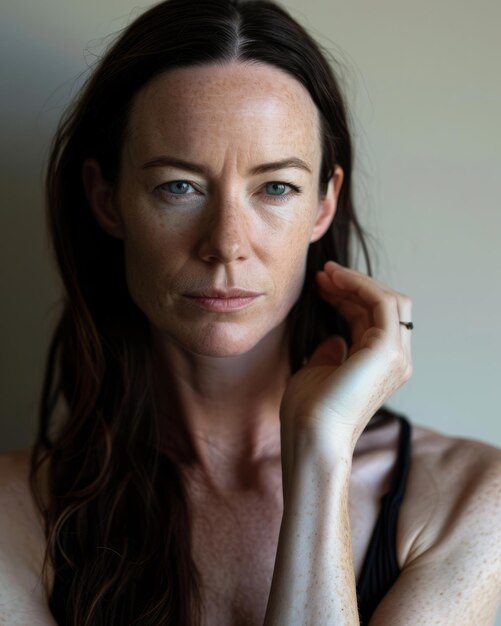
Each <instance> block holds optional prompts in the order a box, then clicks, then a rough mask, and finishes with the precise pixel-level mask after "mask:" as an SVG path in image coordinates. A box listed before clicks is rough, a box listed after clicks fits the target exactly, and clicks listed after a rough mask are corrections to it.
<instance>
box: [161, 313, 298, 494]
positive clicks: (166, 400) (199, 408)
mask: <svg viewBox="0 0 501 626" xmlns="http://www.w3.org/2000/svg"><path fill="white" fill-rule="evenodd" d="M152 333H153V334H152V338H153V355H154V375H155V388H156V393H157V406H158V415H159V419H160V424H159V427H160V442H161V447H162V448H163V449H164V451H165V450H166V449H167V448H168V443H169V440H170V434H171V431H172V424H174V423H176V422H178V420H180V421H181V422H182V423H183V428H184V429H185V430H186V431H187V435H188V437H189V439H190V440H191V441H192V442H193V446H194V450H195V459H196V461H195V465H196V471H197V473H200V474H201V475H203V476H205V477H209V478H210V479H211V481H212V482H216V483H219V484H222V483H226V484H228V483H229V482H234V481H237V482H238V481H240V482H242V481H244V482H247V481H248V478H249V476H252V475H254V474H255V467H256V465H257V464H260V463H261V462H264V461H266V462H267V461H270V460H274V462H277V461H278V463H279V462H280V419H279V409H280V402H281V399H282V395H283V392H284V389H285V386H286V384H287V381H288V378H289V376H290V368H289V361H288V349H287V340H286V333H285V325H282V326H280V327H279V328H277V329H275V330H274V331H272V332H271V333H270V334H268V335H267V336H266V337H265V338H263V339H262V340H261V341H260V342H259V344H257V345H256V346H255V347H254V348H252V349H251V350H250V351H249V352H247V353H245V354H242V355H238V356H232V357H225V358H221V357H219V358H218V357H208V356H203V355H196V354H193V353H188V352H187V351H186V350H183V348H182V347H180V346H179V345H178V344H176V343H174V342H173V341H171V340H170V339H168V338H166V337H165V336H164V335H161V334H160V333H158V332H156V331H152ZM173 393H174V394H175V396H176V398H175V402H173V398H172V394H173ZM173 406H176V407H177V408H176V409H175V411H176V412H179V413H180V415H173V409H172V407H173ZM192 471H193V470H192Z"/></svg>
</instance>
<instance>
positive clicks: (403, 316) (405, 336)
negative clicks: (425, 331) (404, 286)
mask: <svg viewBox="0 0 501 626" xmlns="http://www.w3.org/2000/svg"><path fill="white" fill-rule="evenodd" d="M398 311H399V317H400V321H402V322H411V321H412V318H413V316H412V300H411V298H409V296H406V295H404V294H400V297H399V299H398ZM400 333H401V337H402V346H403V349H404V354H405V359H406V362H407V363H408V368H409V377H410V375H411V374H412V346H411V344H412V330H411V329H409V328H407V327H406V326H404V325H403V324H400Z"/></svg>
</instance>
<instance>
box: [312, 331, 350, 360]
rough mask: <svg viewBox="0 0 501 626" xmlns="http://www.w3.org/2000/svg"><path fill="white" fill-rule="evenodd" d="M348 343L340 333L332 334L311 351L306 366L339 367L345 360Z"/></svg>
mask: <svg viewBox="0 0 501 626" xmlns="http://www.w3.org/2000/svg"><path fill="white" fill-rule="evenodd" d="M347 354H348V345H347V344H346V341H345V340H344V339H343V338H342V337H341V336H340V335H333V336H332V337H328V338H327V339H326V340H325V341H323V342H322V343H321V344H320V345H319V346H318V347H317V348H316V349H315V351H314V352H313V354H312V355H311V358H310V360H309V361H308V363H307V365H306V367H317V366H320V365H328V366H330V367H339V366H340V365H342V363H343V362H344V361H345V360H346V356H347Z"/></svg>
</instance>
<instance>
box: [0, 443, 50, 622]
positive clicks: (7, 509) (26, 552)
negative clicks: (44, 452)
mask: <svg viewBox="0 0 501 626" xmlns="http://www.w3.org/2000/svg"><path fill="white" fill-rule="evenodd" d="M30 452H31V450H30V449H24V450H16V451H13V452H9V453H5V454H1V455H0V623H5V624H9V625H11V626H17V625H18V624H19V625H21V624H27V623H30V624H40V625H48V624H53V623H54V622H53V621H52V619H51V616H50V613H49V611H48V607H47V602H46V596H45V591H44V589H43V585H42V581H41V569H42V560H43V552H44V547H45V538H44V533H43V526H42V521H41V516H40V515H39V514H38V512H37V509H36V506H35V503H34V502H33V499H32V496H31V492H30V489H29V483H28V477H29V469H30Z"/></svg>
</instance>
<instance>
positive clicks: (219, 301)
mask: <svg viewBox="0 0 501 626" xmlns="http://www.w3.org/2000/svg"><path fill="white" fill-rule="evenodd" d="M261 295H263V294H261V293H258V292H255V291H247V290H246V289H239V288H237V287H233V288H231V289H201V290H200V291H195V292H191V293H187V294H185V297H186V298H188V300H190V301H191V302H192V303H193V304H194V305H195V306H196V307H197V308H199V309H200V308H201V309H204V310H206V311H213V312H216V313H217V312H218V313H229V312H230V311H239V310H241V309H245V308H247V307H248V306H251V305H252V303H253V302H255V301H256V300H257V299H258V298H259V296H261Z"/></svg>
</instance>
